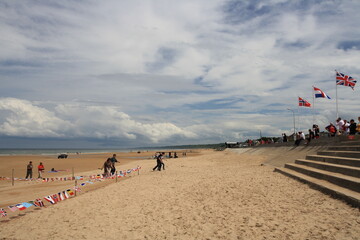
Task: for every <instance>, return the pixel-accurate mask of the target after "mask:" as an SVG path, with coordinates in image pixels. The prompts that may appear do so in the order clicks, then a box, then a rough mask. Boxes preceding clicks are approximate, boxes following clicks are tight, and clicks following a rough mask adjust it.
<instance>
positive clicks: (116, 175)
mask: <svg viewBox="0 0 360 240" xmlns="http://www.w3.org/2000/svg"><path fill="white" fill-rule="evenodd" d="M117 178H118V171H116V172H115V179H116V180H115V182H117Z"/></svg>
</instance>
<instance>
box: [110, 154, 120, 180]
mask: <svg viewBox="0 0 360 240" xmlns="http://www.w3.org/2000/svg"><path fill="white" fill-rule="evenodd" d="M110 161H111V175H114V174H115V171H116V167H115V163H116V162H118V160H117V159H116V154H113V156H112V158H110Z"/></svg>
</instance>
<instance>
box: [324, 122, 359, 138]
mask: <svg viewBox="0 0 360 240" xmlns="http://www.w3.org/2000/svg"><path fill="white" fill-rule="evenodd" d="M358 121H359V123H358V124H356V122H355V120H354V119H351V120H350V121H347V120H345V119H341V118H338V119H336V123H335V125H334V124H332V123H330V124H329V125H328V126H326V127H325V129H326V130H327V131H328V132H329V134H330V136H331V137H334V136H335V135H336V134H337V135H355V134H360V117H358Z"/></svg>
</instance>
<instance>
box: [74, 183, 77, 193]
mask: <svg viewBox="0 0 360 240" xmlns="http://www.w3.org/2000/svg"><path fill="white" fill-rule="evenodd" d="M74 190H75V197H76V192H77V180H76V179H75V189H74Z"/></svg>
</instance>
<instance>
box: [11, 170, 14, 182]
mask: <svg viewBox="0 0 360 240" xmlns="http://www.w3.org/2000/svg"><path fill="white" fill-rule="evenodd" d="M11 184H12V186H14V169H12V173H11Z"/></svg>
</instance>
